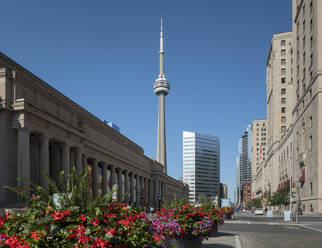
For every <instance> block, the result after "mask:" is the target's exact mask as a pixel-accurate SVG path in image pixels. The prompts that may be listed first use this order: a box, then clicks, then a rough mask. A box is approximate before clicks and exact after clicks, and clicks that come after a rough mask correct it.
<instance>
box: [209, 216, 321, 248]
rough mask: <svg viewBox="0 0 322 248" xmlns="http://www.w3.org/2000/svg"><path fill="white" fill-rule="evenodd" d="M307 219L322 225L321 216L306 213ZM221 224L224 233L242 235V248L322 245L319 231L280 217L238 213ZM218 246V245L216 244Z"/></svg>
mask: <svg viewBox="0 0 322 248" xmlns="http://www.w3.org/2000/svg"><path fill="white" fill-rule="evenodd" d="M302 220H303V221H304V222H307V223H313V224H315V225H316V226H319V225H320V226H322V217H321V218H320V217H306V216H305V217H303V219H302ZM227 222H228V223H225V224H224V225H223V226H221V227H220V228H219V232H220V233H221V234H222V235H239V238H240V241H241V245H242V248H315V247H316V248H321V247H322V229H321V230H320V232H318V231H314V230H310V229H307V228H304V225H302V224H301V225H296V224H294V223H285V222H284V221H283V219H282V218H281V217H273V218H267V217H262V216H253V215H251V214H249V215H246V214H242V215H237V216H236V218H235V220H234V221H227ZM214 247H215V246H214Z"/></svg>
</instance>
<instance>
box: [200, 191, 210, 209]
mask: <svg viewBox="0 0 322 248" xmlns="http://www.w3.org/2000/svg"><path fill="white" fill-rule="evenodd" d="M198 203H199V204H201V208H202V209H204V210H206V211H209V210H211V209H213V208H214V205H213V203H212V200H211V198H210V197H208V196H206V195H205V194H203V193H200V194H199V196H198Z"/></svg>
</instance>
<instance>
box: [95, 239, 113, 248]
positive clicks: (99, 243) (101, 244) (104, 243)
mask: <svg viewBox="0 0 322 248" xmlns="http://www.w3.org/2000/svg"><path fill="white" fill-rule="evenodd" d="M108 243H109V241H108V240H106V241H103V240H101V238H100V237H97V238H96V240H95V241H94V242H93V243H92V245H91V248H95V247H101V248H105V247H106V246H107V244H108Z"/></svg>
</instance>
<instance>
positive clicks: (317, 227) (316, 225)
mask: <svg viewBox="0 0 322 248" xmlns="http://www.w3.org/2000/svg"><path fill="white" fill-rule="evenodd" d="M225 223H226V224H258V225H263V224H264V225H281V226H284V225H286V226H298V227H302V228H306V229H309V230H312V231H316V232H321V233H322V222H310V221H301V222H300V223H296V222H293V221H274V222H269V221H248V220H235V221H225Z"/></svg>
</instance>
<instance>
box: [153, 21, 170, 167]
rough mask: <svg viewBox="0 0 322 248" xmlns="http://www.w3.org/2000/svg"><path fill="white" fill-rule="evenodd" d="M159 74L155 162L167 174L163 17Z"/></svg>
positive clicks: (167, 89) (166, 92) (155, 92)
mask: <svg viewBox="0 0 322 248" xmlns="http://www.w3.org/2000/svg"><path fill="white" fill-rule="evenodd" d="M159 55H160V74H159V77H158V78H157V80H155V83H154V94H156V95H157V96H158V100H159V109H158V142H157V156H156V160H157V161H158V162H159V163H160V164H162V165H163V166H164V172H165V173H167V150H166V135H165V134H166V129H165V96H166V95H168V94H169V89H170V86H169V83H168V81H167V79H166V78H165V75H164V50H163V17H162V16H161V23H160V52H159Z"/></svg>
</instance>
